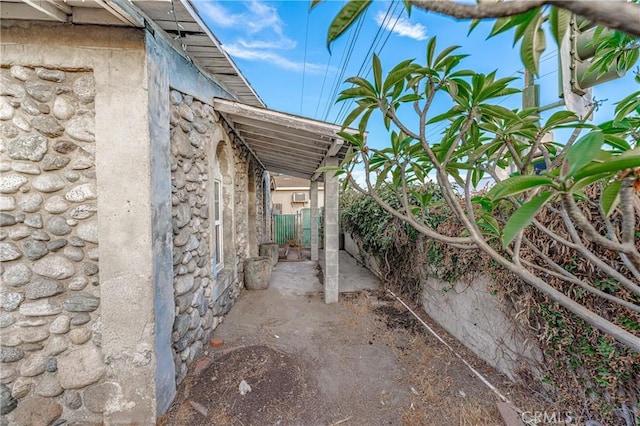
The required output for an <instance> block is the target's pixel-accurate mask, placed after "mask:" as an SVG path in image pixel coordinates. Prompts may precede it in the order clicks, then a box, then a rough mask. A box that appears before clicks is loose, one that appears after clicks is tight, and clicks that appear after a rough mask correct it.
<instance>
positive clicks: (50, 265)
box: [33, 255, 76, 280]
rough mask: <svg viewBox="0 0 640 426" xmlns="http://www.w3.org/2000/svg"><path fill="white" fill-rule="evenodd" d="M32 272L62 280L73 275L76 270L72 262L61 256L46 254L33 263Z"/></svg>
mask: <svg viewBox="0 0 640 426" xmlns="http://www.w3.org/2000/svg"><path fill="white" fill-rule="evenodd" d="M33 272H35V273H36V274H38V275H42V276H45V277H48V278H54V279H57V280H63V279H65V278H69V277H71V276H73V275H74V274H75V272H76V270H75V267H74V266H73V263H71V262H70V261H69V260H68V259H66V258H64V257H62V256H57V255H53V256H51V255H50V256H47V257H45V258H43V259H40V260H38V261H37V262H36V263H34V265H33Z"/></svg>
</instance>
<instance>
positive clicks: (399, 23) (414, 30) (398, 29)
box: [375, 11, 427, 41]
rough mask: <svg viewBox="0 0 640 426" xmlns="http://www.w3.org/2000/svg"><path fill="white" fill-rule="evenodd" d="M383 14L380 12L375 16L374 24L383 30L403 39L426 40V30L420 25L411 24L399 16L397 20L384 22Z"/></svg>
mask: <svg viewBox="0 0 640 426" xmlns="http://www.w3.org/2000/svg"><path fill="white" fill-rule="evenodd" d="M385 15H386V14H385V12H383V11H380V12H378V14H377V15H376V18H375V19H376V22H377V23H378V25H380V26H381V27H382V28H384V29H385V30H388V31H391V32H394V33H396V34H398V35H400V36H403V37H409V38H412V39H414V40H418V41H421V40H426V38H427V28H426V27H425V26H424V25H422V24H419V23H417V24H412V23H411V22H409V21H408V20H407V19H406V18H405V17H403V16H400V17H398V18H397V19H393V18H390V19H387V20H385Z"/></svg>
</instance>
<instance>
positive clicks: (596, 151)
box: [314, 0, 640, 352]
mask: <svg viewBox="0 0 640 426" xmlns="http://www.w3.org/2000/svg"><path fill="white" fill-rule="evenodd" d="M315 3H318V2H317V1H316V2H314V5H315ZM614 3H615V6H613V4H614ZM370 4H371V2H370V1H350V2H347V3H346V5H345V6H344V7H343V8H342V10H341V11H340V12H339V13H338V15H337V16H336V18H335V19H334V21H333V23H332V24H331V26H330V28H329V31H328V39H327V42H328V44H330V43H331V42H332V41H333V40H335V39H336V38H337V37H339V36H340V35H341V34H342V33H343V32H344V31H345V30H346V29H348V28H349V27H350V26H351V25H352V24H353V23H354V22H355V21H356V19H357V18H358V17H359V16H360V15H361V14H362V13H363V12H364V11H365V10H366V9H367V7H369V5H370ZM405 4H406V6H407V9H408V10H410V9H411V7H413V8H420V9H424V10H427V11H433V12H437V13H441V14H445V15H449V16H453V17H456V18H468V19H474V20H475V21H472V23H471V25H472V27H473V26H475V25H476V23H477V22H478V20H481V19H485V18H497V19H496V21H495V24H494V26H493V30H492V32H491V35H495V34H498V33H501V32H504V31H512V32H513V33H514V35H515V41H516V42H518V41H519V42H520V46H521V48H520V53H521V58H522V61H523V64H524V65H525V67H526V68H527V69H528V70H529V71H530V72H531V73H533V74H535V73H537V72H538V58H539V57H540V53H541V52H542V50H543V48H544V43H545V40H544V31H543V29H542V28H543V26H544V25H550V26H551V28H550V29H551V33H552V34H553V35H554V37H555V38H556V40H557V41H560V40H562V37H563V36H564V34H565V32H566V31H567V28H568V26H569V20H570V19H571V16H572V13H577V14H581V15H583V16H585V17H586V18H588V19H589V20H591V21H592V22H594V23H596V24H602V25H605V26H608V27H610V28H613V29H614V30H615V31H607V32H605V31H602V30H597V31H596V39H595V41H594V43H595V44H596V45H597V49H596V57H595V60H594V65H593V66H592V69H591V70H590V72H594V73H600V72H603V70H605V69H606V68H607V67H609V66H610V65H611V63H614V62H615V63H616V64H617V66H619V67H622V68H625V69H632V67H633V66H634V64H635V63H636V62H637V60H638V43H637V39H636V37H637V36H638V35H640V20H638V19H637V17H638V16H640V5H638V4H636V3H633V2H593V1H553V2H549V1H536V0H530V1H517V0H514V1H505V2H478V4H477V5H470V4H460V3H457V2H453V1H446V0H442V1H424V0H411V1H406V2H405ZM633 16H635V17H636V18H631V19H630V17H633ZM465 56H466V55H465V54H462V53H460V49H459V47H457V46H453V47H446V48H444V49H441V50H440V49H439V48H438V46H437V43H436V38H435V37H434V38H431V39H429V40H428V41H427V43H426V55H425V57H424V59H423V60H421V61H416V60H405V61H402V62H400V63H399V64H397V65H396V66H395V67H393V68H392V69H390V70H383V69H382V66H381V63H380V60H379V58H378V57H376V56H374V57H373V63H372V70H373V72H372V74H373V76H372V78H371V79H370V80H367V79H365V78H362V77H359V76H356V77H351V78H349V79H348V80H347V82H348V83H350V84H351V87H350V88H348V89H345V90H344V91H342V93H341V94H340V97H339V101H353V102H354V105H355V106H354V108H353V110H352V111H351V112H350V114H349V115H348V117H347V118H346V119H345V122H344V123H343V124H344V126H345V127H346V126H349V125H352V124H354V123H357V127H358V129H359V133H357V134H355V135H352V134H348V133H346V132H345V133H343V134H342V135H341V136H342V137H343V138H344V139H346V140H348V141H349V142H350V143H351V149H350V151H349V153H348V155H347V158H346V159H345V161H344V162H343V163H342V164H341V165H340V166H339V167H338V168H336V169H335V171H336V173H337V174H340V175H342V176H343V177H346V179H345V181H347V182H349V183H350V184H351V185H352V186H353V187H354V188H355V189H356V190H358V191H360V192H362V193H364V194H368V195H369V196H371V197H372V198H373V199H374V200H375V201H376V202H377V203H378V204H379V205H380V206H381V207H382V208H384V209H385V210H386V211H387V212H389V213H390V214H391V215H393V216H395V217H396V218H399V219H401V220H403V221H406V222H407V223H408V224H410V225H411V226H412V227H413V228H415V229H416V230H417V231H418V232H419V233H421V234H423V235H425V236H426V237H428V238H432V239H434V240H438V241H441V242H444V243H446V244H449V245H452V246H455V247H458V248H460V249H465V250H481V251H482V252H484V253H485V254H487V255H488V256H490V257H491V259H493V260H494V261H495V262H497V263H498V264H500V265H501V266H502V267H504V268H505V269H507V270H508V271H511V272H512V273H514V274H515V275H516V276H518V277H519V278H520V279H521V280H522V281H523V282H525V283H527V284H528V285H530V286H532V287H534V288H535V289H537V290H539V291H540V292H542V293H544V294H545V295H546V296H547V297H548V298H549V299H551V300H552V301H553V302H556V303H557V304H559V305H560V306H562V307H564V308H565V309H567V310H568V311H570V312H571V313H573V314H575V315H576V316H577V317H579V318H581V319H582V320H584V321H585V322H586V323H588V324H590V325H591V326H593V327H595V328H598V329H600V330H601V331H603V332H604V333H606V334H608V335H610V336H612V337H613V338H615V339H616V340H617V341H618V342H620V343H621V344H623V345H625V346H627V347H628V348H630V349H632V350H634V351H636V352H640V325H639V324H640V251H639V250H638V232H639V231H638V229H639V228H638V218H639V217H640V200H639V199H638V196H637V190H638V188H640V151H639V150H640V148H639V147H638V139H639V138H640V91H639V90H638V89H639V88H640V87H639V86H636V87H635V88H633V87H632V88H630V89H631V90H630V93H629V96H627V97H626V98H624V99H621V100H619V102H617V103H616V107H615V114H614V116H612V117H610V119H609V120H608V121H606V122H603V123H599V124H593V123H590V122H588V121H587V120H585V119H584V118H581V117H578V116H576V115H575V114H574V113H572V112H569V111H566V110H562V111H558V112H556V113H554V114H552V115H551V116H549V117H548V118H547V119H546V120H544V121H541V120H540V117H539V110H538V109H537V108H529V109H519V110H518V109H516V110H513V109H509V108H506V107H504V106H501V105H500V104H499V103H500V99H501V98H502V97H504V96H505V95H509V94H513V93H516V92H518V91H519V89H516V88H514V87H512V83H513V78H509V77H507V78H504V77H499V76H498V73H497V72H492V73H489V74H481V73H476V72H474V71H472V70H467V69H463V68H461V63H462V62H463V59H464V57H465ZM635 82H636V83H640V75H636V77H635ZM443 102H448V104H449V108H448V110H447V111H446V112H444V113H440V114H436V113H434V112H433V109H434V108H433V105H434V104H436V103H437V104H442V103H443ZM594 108H595V106H594ZM374 111H378V112H380V113H381V115H382V119H383V120H384V125H385V127H386V128H387V130H388V134H389V144H388V147H386V148H383V149H374V148H372V147H370V146H368V145H367V143H366V137H365V134H366V129H367V125H368V123H369V120H370V119H371V117H372V114H373V112H374ZM408 115H411V117H410V119H407V116H408ZM587 116H588V114H587ZM374 117H375V116H374ZM434 124H440V125H442V124H444V125H445V128H444V130H443V131H442V133H441V134H440V135H439V136H438V137H437V138H436V139H431V138H430V137H427V129H428V128H429V126H431V125H434ZM559 129H569V131H567V130H563V132H560V133H564V134H568V135H569V136H567V137H566V138H565V139H563V140H555V139H553V138H551V139H550V138H548V137H545V135H549V134H552V133H553V132H554V131H557V130H559ZM560 133H558V132H556V134H560ZM356 168H358V169H360V168H363V169H364V175H365V183H364V184H359V183H358V182H357V181H356V179H355V178H354V173H353V172H354V169H356ZM325 170H330V169H329V168H325ZM505 170H506V171H507V173H505ZM486 178H490V179H491V180H492V181H493V182H495V184H494V185H493V186H492V188H491V189H490V190H489V191H480V185H481V182H482V181H483V180H486ZM432 181H435V182H437V184H438V186H439V188H440V191H441V193H442V199H444V201H445V202H446V204H447V205H448V208H449V209H450V211H451V212H452V214H453V216H454V217H455V219H456V220H457V221H459V223H460V224H462V226H463V227H464V232H463V233H461V234H456V235H451V234H446V233H443V232H439V231H438V229H436V228H434V227H432V226H430V225H429V221H428V220H425V217H427V216H428V215H429V209H430V208H431V207H432V200H431V197H430V194H429V193H428V192H425V191H423V190H421V188H424V187H425V186H426V185H428V183H429V182H432ZM383 192H384V193H385V194H388V193H389V192H391V193H392V194H394V195H395V197H396V199H397V200H396V201H397V202H398V203H389V202H388V199H387V198H385V197H383V196H382V195H381V194H382V193H383ZM397 205H400V206H401V207H400V208H397ZM394 206H396V207H394ZM541 212H544V214H545V216H547V217H549V216H553V217H554V218H555V219H557V222H558V223H561V229H558V228H553V229H552V228H550V227H549V226H548V225H546V223H547V222H545V223H543V221H541V220H539V215H540V214H541ZM532 233H537V234H538V235H539V234H542V235H543V236H544V237H545V238H543V239H540V238H532V237H531V235H532ZM565 249H568V250H570V251H571V252H572V253H574V255H577V256H580V257H582V258H583V259H585V260H586V261H587V262H588V263H589V264H590V265H591V267H592V268H593V273H591V274H579V273H576V272H575V271H572V270H571V268H568V267H567V266H566V265H563V264H561V263H560V262H558V261H557V259H555V258H554V257H553V256H552V254H550V252H553V251H554V250H565ZM603 282H607V283H609V286H608V287H607V286H603V285H602V283H603ZM577 290H579V291H577ZM585 292H586V293H588V294H590V295H592V296H594V297H597V298H599V299H601V300H602V301H603V302H604V303H607V304H612V305H615V306H616V307H617V309H618V312H622V313H621V314H620V315H614V316H611V315H603V314H600V313H598V312H596V310H594V309H592V307H590V306H586V305H585V304H584V303H582V302H581V297H579V295H582V294H584V293H585ZM634 324H635V325H634Z"/></svg>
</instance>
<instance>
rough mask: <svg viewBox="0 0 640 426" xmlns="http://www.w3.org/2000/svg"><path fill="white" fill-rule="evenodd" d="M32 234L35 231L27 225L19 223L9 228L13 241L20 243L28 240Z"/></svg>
mask: <svg viewBox="0 0 640 426" xmlns="http://www.w3.org/2000/svg"><path fill="white" fill-rule="evenodd" d="M32 232H33V229H31V228H30V227H28V226H27V225H23V224H21V223H19V224H17V225H14V226H12V227H11V228H9V238H11V239H12V240H13V241H18V240H21V239H23V238H27V237H28V236H29V235H31V233H32Z"/></svg>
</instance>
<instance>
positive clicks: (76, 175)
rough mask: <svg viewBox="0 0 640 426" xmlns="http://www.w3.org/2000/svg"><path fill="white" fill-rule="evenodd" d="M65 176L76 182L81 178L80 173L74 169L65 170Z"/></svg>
mask: <svg viewBox="0 0 640 426" xmlns="http://www.w3.org/2000/svg"><path fill="white" fill-rule="evenodd" d="M64 178H65V179H66V180H68V181H69V182H76V181H77V180H78V179H80V173H78V172H74V171H73V170H67V171H66V172H64Z"/></svg>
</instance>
